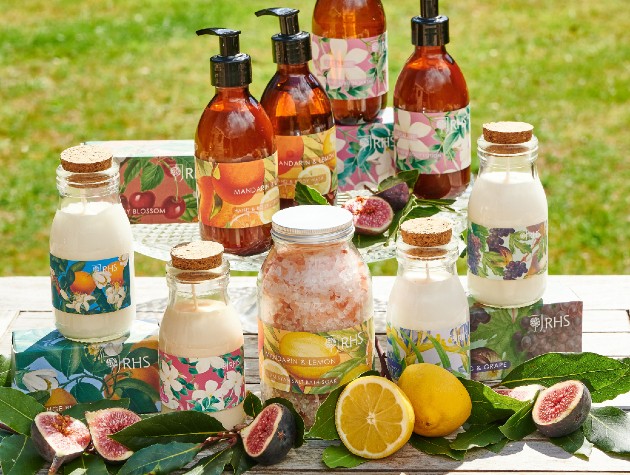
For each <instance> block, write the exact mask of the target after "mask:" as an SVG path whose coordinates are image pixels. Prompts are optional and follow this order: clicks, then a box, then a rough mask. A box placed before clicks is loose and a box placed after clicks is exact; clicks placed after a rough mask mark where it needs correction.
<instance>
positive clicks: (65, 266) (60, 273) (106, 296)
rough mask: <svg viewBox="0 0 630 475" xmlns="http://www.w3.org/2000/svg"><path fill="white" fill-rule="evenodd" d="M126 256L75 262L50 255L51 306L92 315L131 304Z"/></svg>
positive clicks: (127, 255)
mask: <svg viewBox="0 0 630 475" xmlns="http://www.w3.org/2000/svg"><path fill="white" fill-rule="evenodd" d="M128 264H129V254H123V255H121V256H119V257H112V258H111V259H99V260H96V261H78V260H69V259H61V258H59V257H56V256H53V255H52V254H51V255H50V281H51V288H52V303H53V307H55V308H56V309H57V310H61V311H62V312H66V313H76V314H80V315H96V314H102V313H112V312H116V311H117V310H121V309H123V308H126V307H129V305H131V272H130V270H129V265H128Z"/></svg>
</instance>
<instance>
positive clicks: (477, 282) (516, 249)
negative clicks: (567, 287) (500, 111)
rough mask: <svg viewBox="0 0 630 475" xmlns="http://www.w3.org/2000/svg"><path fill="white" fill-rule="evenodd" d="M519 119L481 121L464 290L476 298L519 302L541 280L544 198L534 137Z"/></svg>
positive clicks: (531, 296) (537, 293)
mask: <svg viewBox="0 0 630 475" xmlns="http://www.w3.org/2000/svg"><path fill="white" fill-rule="evenodd" d="M533 129H534V128H533V126H531V125H530V124H526V123H523V122H497V123H490V124H484V126H483V136H482V137H480V138H479V140H478V141H477V146H478V149H477V150H478V151H477V155H478V157H479V164H480V169H479V177H478V178H477V180H476V181H475V184H474V185H473V189H472V192H471V195H470V202H469V204H468V290H469V292H470V295H471V296H472V297H473V298H475V300H477V301H478V302H480V303H482V304H485V305H490V306H496V307H523V306H525V305H529V304H532V303H534V302H536V301H537V300H538V299H540V298H541V297H542V295H543V293H544V291H545V286H546V283H547V198H546V197H545V190H543V187H542V184H541V183H540V179H539V178H538V173H537V171H536V158H537V157H538V139H536V137H535V136H534V135H533Z"/></svg>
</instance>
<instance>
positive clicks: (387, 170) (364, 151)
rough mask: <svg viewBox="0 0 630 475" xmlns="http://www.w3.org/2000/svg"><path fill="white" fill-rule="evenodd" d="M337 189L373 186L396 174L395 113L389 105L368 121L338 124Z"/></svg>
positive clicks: (359, 188) (356, 188) (360, 188)
mask: <svg viewBox="0 0 630 475" xmlns="http://www.w3.org/2000/svg"><path fill="white" fill-rule="evenodd" d="M336 130H337V174H338V178H339V191H353V190H364V189H365V188H364V186H368V187H370V188H376V186H377V185H378V184H379V182H381V181H383V180H384V179H385V178H387V177H390V176H392V175H395V174H396V160H395V156H394V112H393V109H392V108H391V107H388V108H387V109H385V110H384V111H383V113H382V114H381V115H380V116H379V118H378V120H376V121H375V122H371V123H369V124H360V125H337V128H336Z"/></svg>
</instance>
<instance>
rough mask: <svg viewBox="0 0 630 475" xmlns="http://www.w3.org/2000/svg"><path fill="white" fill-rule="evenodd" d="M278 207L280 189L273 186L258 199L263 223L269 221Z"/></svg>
mask: <svg viewBox="0 0 630 475" xmlns="http://www.w3.org/2000/svg"><path fill="white" fill-rule="evenodd" d="M279 209H280V191H279V190H278V187H276V186H274V187H273V188H271V189H270V190H268V191H267V193H265V196H263V197H262V200H260V219H261V220H262V222H263V223H264V224H267V223H270V222H271V217H272V216H273V215H274V213H275V212H276V211H278V210H279Z"/></svg>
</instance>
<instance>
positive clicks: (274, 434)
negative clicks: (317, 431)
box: [241, 403, 297, 465]
mask: <svg viewBox="0 0 630 475" xmlns="http://www.w3.org/2000/svg"><path fill="white" fill-rule="evenodd" d="M296 431H297V430H296V427H295V418H294V417H293V414H292V413H291V411H289V409H287V408H286V407H285V406H283V405H282V404H276V403H274V404H269V405H268V406H267V407H265V408H264V409H263V410H262V411H261V412H260V414H258V415H257V416H256V418H255V419H254V420H253V421H252V423H251V424H250V425H248V426H247V427H245V428H244V429H243V430H242V431H241V437H242V439H243V446H244V447H245V452H247V454H248V455H249V456H250V457H252V458H253V459H254V460H256V461H257V462H258V463H260V464H263V465H272V464H274V463H278V462H280V461H281V460H282V459H283V458H284V457H286V455H287V453H289V450H291V447H293V444H294V443H295V436H296Z"/></svg>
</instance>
